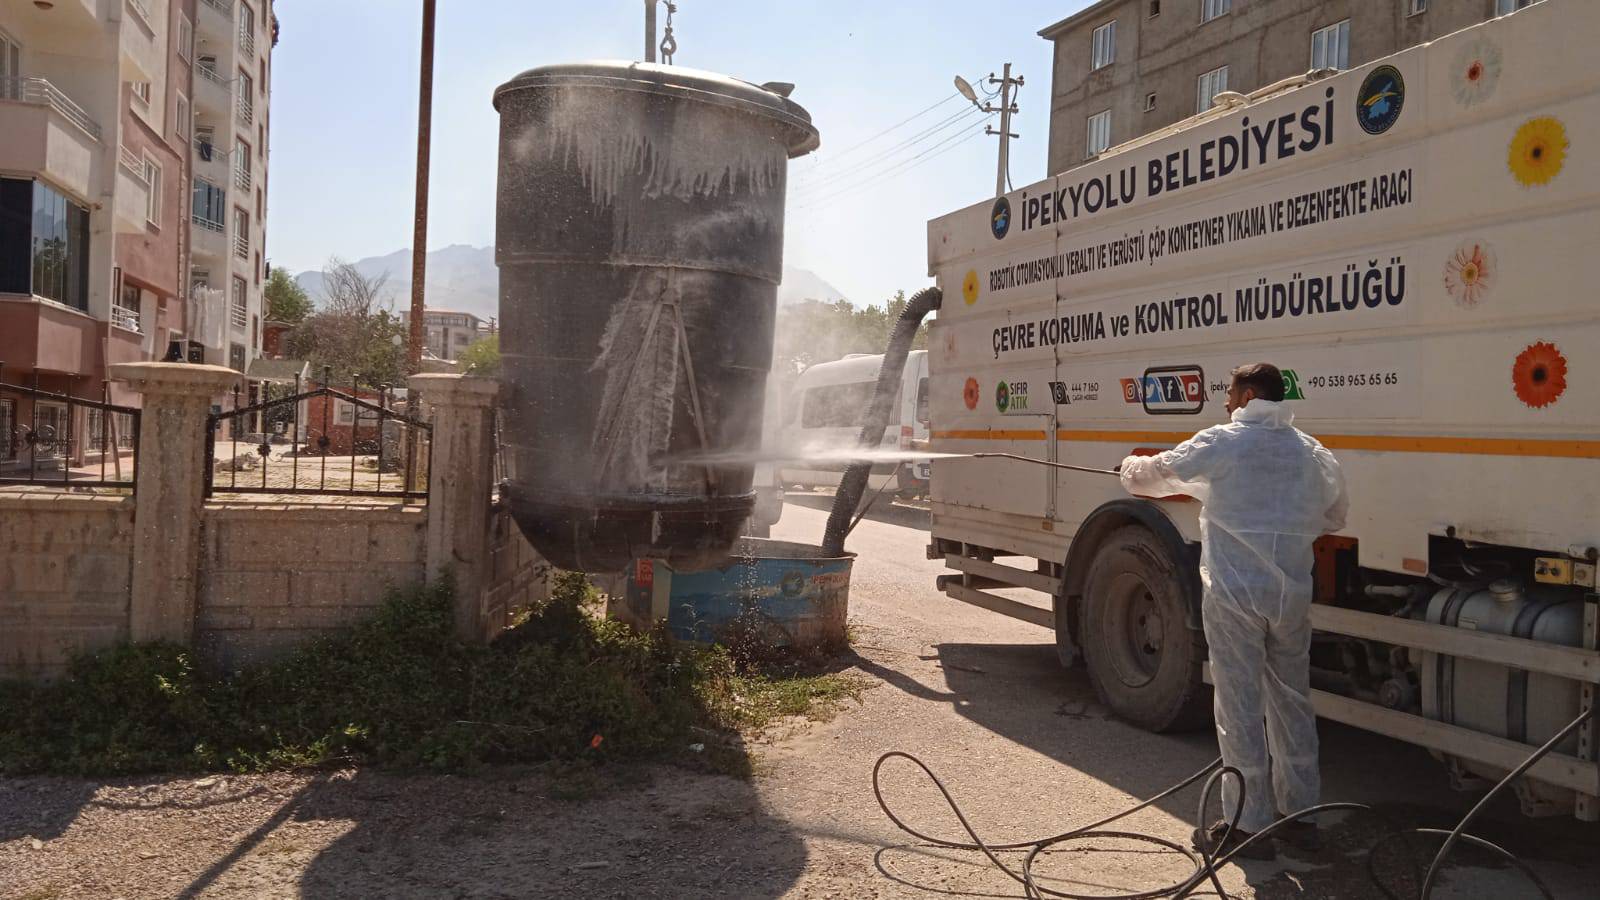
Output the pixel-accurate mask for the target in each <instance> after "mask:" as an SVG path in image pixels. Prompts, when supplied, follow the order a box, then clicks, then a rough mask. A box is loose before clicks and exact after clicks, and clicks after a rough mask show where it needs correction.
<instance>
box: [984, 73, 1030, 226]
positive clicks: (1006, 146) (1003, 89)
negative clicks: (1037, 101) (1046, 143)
mask: <svg viewBox="0 0 1600 900" xmlns="http://www.w3.org/2000/svg"><path fill="white" fill-rule="evenodd" d="M989 83H990V84H998V85H1000V130H999V131H995V130H994V128H993V126H990V125H985V126H983V133H984V134H998V135H1000V165H999V171H997V172H996V173H995V176H994V195H995V196H996V197H1000V196H1003V195H1004V194H1005V192H1006V176H1007V175H1009V174H1010V172H1011V139H1012V138H1014V137H1021V136H1022V135H1020V134H1012V133H1011V114H1012V113H1014V112H1016V111H1017V105H1016V104H1015V103H1013V102H1012V101H1011V88H1012V86H1013V85H1015V86H1016V87H1021V86H1022V76H1021V75H1018V76H1017V77H1015V78H1012V77H1011V63H1006V65H1005V69H1004V70H1003V71H1002V73H1001V76H1000V77H999V78H995V77H994V75H993V74H992V73H991V74H990V75H989ZM985 105H987V104H985ZM986 111H992V110H986Z"/></svg>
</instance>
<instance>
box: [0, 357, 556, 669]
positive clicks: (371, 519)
mask: <svg viewBox="0 0 1600 900" xmlns="http://www.w3.org/2000/svg"><path fill="white" fill-rule="evenodd" d="M111 374H112V377H113V378H117V379H120V380H121V381H123V382H125V386H126V387H128V388H129V389H130V390H132V391H135V392H137V393H139V394H141V395H142V396H143V400H144V409H143V413H142V416H143V418H142V421H141V428H140V436H139V441H140V444H139V464H138V467H137V470H136V476H137V495H136V496H130V497H113V496H92V495H84V494H76V493H69V492H64V491H60V490H56V489H51V488H45V487H38V486H35V487H30V488H27V489H12V490H9V491H5V492H0V676H17V675H24V676H40V677H48V676H51V675H55V674H59V673H60V671H61V670H62V667H63V666H64V664H65V663H66V661H67V660H68V659H69V658H70V657H71V656H72V654H74V653H76V652H78V651H83V650H93V649H96V648H100V647H106V646H110V645H113V644H116V643H118V642H122V641H126V640H134V641H145V640H165V641H176V642H178V643H184V644H193V645H195V646H196V647H197V649H198V650H199V653H200V656H201V658H202V659H204V660H206V661H208V662H212V663H215V664H219V665H222V666H226V667H237V666H243V665H248V664H251V663H255V662H259V661H261V660H264V659H267V658H269V657H271V656H272V655H274V654H276V653H279V652H282V651H284V650H287V649H289V648H291V647H294V646H296V645H298V644H301V643H303V642H305V641H307V640H310V639H312V638H315V637H317V636H319V635H323V634H327V633H329V632H331V631H334V630H337V629H341V628H345V627H348V626H350V625H353V624H355V623H357V622H359V621H361V620H362V619H363V618H365V617H366V616H368V615H370V614H371V613H372V612H373V610H375V609H376V608H377V607H378V606H379V605H380V604H381V603H382V602H383V600H384V598H385V596H386V595H387V594H388V592H389V591H390V590H392V589H394V588H407V587H412V586H415V585H418V584H421V583H422V582H423V580H424V579H429V580H434V579H440V578H444V577H449V578H451V579H452V580H453V581H454V583H455V585H456V600H455V610H454V616H455V624H456V634H457V635H459V636H460V637H462V638H465V639H468V640H478V641H482V640H488V639H491V638H492V637H493V636H494V635H495V634H497V633H499V632H500V631H501V630H502V629H504V628H505V626H506V624H507V622H508V621H509V619H510V618H511V615H512V613H514V612H515V611H516V610H517V609H518V608H520V607H523V606H527V605H530V604H533V603H536V602H538V601H539V600H541V599H543V598H544V597H546V596H548V594H547V593H546V592H547V584H548V581H547V575H548V572H549V566H548V564H546V563H545V562H544V561H543V560H542V559H540V558H539V556H538V555H537V554H536V553H535V552H534V550H533V548H532V547H531V546H529V545H528V543H527V541H526V540H524V539H523V537H522V534H521V532H520V531H518V530H517V528H516V526H515V525H514V524H512V522H511V518H510V516H509V514H508V513H507V512H506V511H505V510H504V509H501V508H498V507H495V506H493V505H491V490H492V485H491V484H490V479H491V477H492V472H493V466H492V465H491V462H490V454H489V448H490V446H491V442H492V424H493V417H492V403H493V399H494V395H495V389H496V385H495V383H494V382H491V381H488V380H486V379H478V378H464V377H462V376H458V375H426V376H417V377H416V378H414V379H413V381H412V388H413V389H417V390H422V391H423V392H424V394H425V395H426V396H427V397H428V403H429V406H430V411H431V413H432V419H433V427H434V449H433V453H434V454H435V455H436V458H437V459H438V461H439V463H440V464H439V465H438V466H436V467H435V468H434V469H433V471H432V473H431V477H430V480H429V498H428V501H427V503H426V504H425V505H423V504H415V503H412V504H406V503H397V502H394V501H392V500H387V499H384V500H371V501H354V502H345V501H349V500H350V499H351V498H345V497H341V498H339V500H338V501H334V500H332V499H331V498H329V499H328V500H326V501H325V502H317V501H315V500H311V501H310V502H307V498H305V497H273V496H269V495H263V496H262V497H261V498H260V500H258V501H255V502H226V503H224V502H217V501H207V500H205V499H204V496H203V483H204V482H203V475H204V471H205V467H206V466H207V465H209V462H210V461H209V459H208V458H207V457H206V456H205V453H204V444H205V421H206V420H205V409H206V401H207V399H208V398H209V397H210V396H211V395H212V394H213V393H215V392H216V391H217V390H218V389H219V388H220V387H222V386H223V385H225V384H226V383H228V382H229V381H231V380H232V379H234V378H236V377H237V375H236V373H234V372H232V371H230V370H228V369H223V368H221V367H217V366H200V365H188V364H181V363H173V364H168V363H129V364H124V365H121V366H117V367H114V368H113V370H112V373H111ZM136 513H137V515H136Z"/></svg>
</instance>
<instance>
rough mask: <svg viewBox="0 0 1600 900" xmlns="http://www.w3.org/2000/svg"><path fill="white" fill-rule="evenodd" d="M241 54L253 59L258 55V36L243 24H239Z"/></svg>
mask: <svg viewBox="0 0 1600 900" xmlns="http://www.w3.org/2000/svg"><path fill="white" fill-rule="evenodd" d="M239 52H240V53H242V54H244V55H245V56H248V57H250V58H251V59H254V58H255V55H256V36H255V35H254V34H252V33H251V32H250V30H249V29H247V28H246V27H245V24H244V23H243V22H240V23H239Z"/></svg>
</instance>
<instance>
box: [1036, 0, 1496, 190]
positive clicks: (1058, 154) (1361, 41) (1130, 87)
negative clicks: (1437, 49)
mask: <svg viewBox="0 0 1600 900" xmlns="http://www.w3.org/2000/svg"><path fill="white" fill-rule="evenodd" d="M1160 8H1161V13H1160V14H1159V15H1157V16H1150V15H1149V12H1150V2H1149V0H1108V2H1104V3H1101V4H1098V5H1096V6H1093V7H1090V8H1089V9H1087V10H1084V11H1083V13H1081V14H1080V15H1078V16H1074V17H1073V18H1072V19H1069V20H1065V24H1064V25H1061V26H1060V30H1059V32H1057V31H1055V30H1054V28H1055V26H1052V28H1048V29H1045V31H1046V32H1047V33H1048V36H1049V37H1050V39H1052V40H1053V41H1054V42H1055V56H1054V65H1053V72H1052V77H1051V90H1050V153H1049V172H1047V173H1043V174H1055V173H1058V172H1062V171H1065V170H1066V169H1069V168H1072V167H1073V166H1076V165H1080V164H1081V163H1083V161H1084V159H1085V156H1084V150H1085V139H1086V136H1087V121H1088V117H1089V116H1091V115H1094V114H1095V113H1098V112H1100V111H1102V110H1107V109H1109V110H1110V111H1111V145H1112V146H1116V145H1117V144H1119V143H1122V142H1124V141H1128V140H1132V139H1133V138H1136V137H1138V136H1140V135H1142V134H1145V133H1147V132H1150V131H1154V130H1156V129H1158V128H1162V127H1165V126H1167V125H1171V124H1172V123H1174V122H1177V121H1180V120H1182V119H1186V118H1188V117H1189V116H1192V115H1194V114H1195V112H1196V111H1197V110H1196V99H1197V98H1196V91H1197V87H1198V85H1197V80H1198V79H1199V77H1200V75H1202V74H1203V73H1206V72H1209V71H1211V70H1213V69H1215V68H1217V67H1218V66H1224V65H1225V66H1227V67H1228V90H1231V91H1240V92H1249V91H1252V90H1254V89H1256V88H1259V87H1263V86H1265V85H1268V84H1271V83H1272V82H1274V81H1277V80H1279V79H1282V78H1287V77H1289V76H1291V75H1298V74H1301V73H1303V72H1305V71H1306V70H1307V69H1308V68H1310V64H1311V32H1312V31H1314V30H1316V29H1318V28H1322V27H1325V26H1328V25H1332V24H1334V23H1336V22H1339V21H1342V20H1344V19H1349V20H1350V65H1351V66H1352V67H1354V66H1359V65H1363V64H1365V63H1367V62H1370V61H1372V60H1374V59H1377V58H1379V57H1383V56H1387V55H1389V54H1391V53H1395V52H1397V51H1400V50H1403V49H1405V48H1407V47H1411V46H1414V45H1416V44H1420V43H1423V42H1425V41H1430V40H1432V39H1434V38H1437V37H1441V36H1443V35H1446V34H1450V33H1451V32H1454V31H1459V30H1461V29H1462V28H1466V27H1468V26H1471V25H1475V24H1477V23H1479V22H1482V21H1485V20H1486V19H1488V18H1490V17H1491V16H1492V15H1493V14H1494V0H1429V3H1428V10H1427V11H1426V12H1423V13H1420V14H1418V15H1414V16H1412V15H1407V14H1406V10H1407V9H1408V8H1409V4H1408V3H1407V2H1406V0H1233V3H1232V7H1231V11H1230V12H1228V13H1226V14H1224V15H1222V16H1220V17H1218V18H1215V19H1212V20H1211V21H1209V22H1207V23H1205V24H1203V25H1202V24H1200V0H1162V2H1161V3H1160ZM1113 19H1114V20H1116V23H1117V29H1116V30H1117V49H1116V61H1115V62H1113V63H1112V64H1111V65H1109V66H1106V67H1103V68H1101V69H1099V70H1096V71H1093V72H1091V71H1089V65H1090V46H1091V41H1092V35H1093V33H1094V30H1095V29H1096V28H1099V27H1100V26H1101V25H1104V24H1105V23H1107V22H1110V21H1112V20H1113ZM1151 92H1154V93H1155V95H1156V107H1155V109H1154V110H1152V111H1150V112H1146V111H1145V96H1146V95H1147V94H1149V93H1151ZM1028 180H1030V181H1031V180H1033V179H1031V178H1030V179H1028Z"/></svg>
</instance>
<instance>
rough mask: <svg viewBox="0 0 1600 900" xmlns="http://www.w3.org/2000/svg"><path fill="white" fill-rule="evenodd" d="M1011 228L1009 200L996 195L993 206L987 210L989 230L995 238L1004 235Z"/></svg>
mask: <svg viewBox="0 0 1600 900" xmlns="http://www.w3.org/2000/svg"><path fill="white" fill-rule="evenodd" d="M1010 230H1011V201H1010V200H1007V199H1006V198H1005V197H996V198H995V201H994V206H993V207H991V208H990V210H989V231H990V233H992V234H993V235H994V239H995V240H997V241H998V240H1000V239H1001V238H1003V237H1005V236H1006V232H1008V231H1010Z"/></svg>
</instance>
